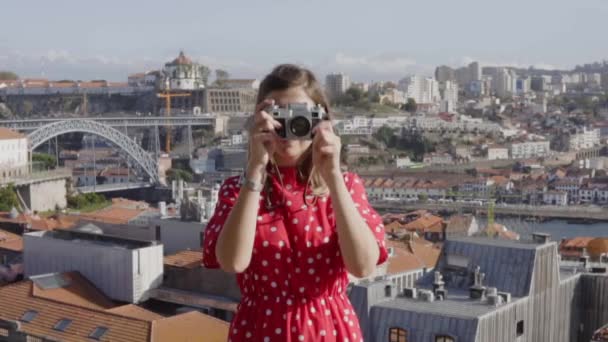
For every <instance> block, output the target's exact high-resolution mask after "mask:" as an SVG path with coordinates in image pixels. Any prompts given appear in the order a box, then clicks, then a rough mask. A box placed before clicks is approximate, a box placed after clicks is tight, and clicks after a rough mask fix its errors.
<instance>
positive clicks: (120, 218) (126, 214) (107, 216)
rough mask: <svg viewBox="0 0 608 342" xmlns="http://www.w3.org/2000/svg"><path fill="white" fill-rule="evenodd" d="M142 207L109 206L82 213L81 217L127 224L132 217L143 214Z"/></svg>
mask: <svg viewBox="0 0 608 342" xmlns="http://www.w3.org/2000/svg"><path fill="white" fill-rule="evenodd" d="M141 213H143V210H141V209H125V208H116V207H109V208H106V209H101V210H98V211H94V212H91V213H86V214H81V215H80V217H81V218H83V219H86V220H91V221H98V222H105V223H111V224H126V223H129V221H131V220H132V219H134V218H136V217H137V216H139V215H141Z"/></svg>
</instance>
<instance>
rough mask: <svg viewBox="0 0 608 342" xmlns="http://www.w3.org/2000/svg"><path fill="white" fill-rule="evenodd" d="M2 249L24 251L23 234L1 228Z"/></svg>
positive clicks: (0, 241)
mask: <svg viewBox="0 0 608 342" xmlns="http://www.w3.org/2000/svg"><path fill="white" fill-rule="evenodd" d="M0 249H6V250H10V251H14V252H22V251H23V238H22V237H21V235H18V234H14V233H11V232H9V231H6V230H3V229H0Z"/></svg>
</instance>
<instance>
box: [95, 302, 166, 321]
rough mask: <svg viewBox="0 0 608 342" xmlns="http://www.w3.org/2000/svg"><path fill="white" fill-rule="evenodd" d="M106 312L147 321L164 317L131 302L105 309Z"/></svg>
mask: <svg viewBox="0 0 608 342" xmlns="http://www.w3.org/2000/svg"><path fill="white" fill-rule="evenodd" d="M106 312H110V313H113V314H117V315H121V316H126V317H132V318H138V319H141V320H144V321H148V322H152V321H155V320H157V319H162V318H164V317H163V316H161V315H159V314H157V313H156V312H152V311H150V310H146V309H144V308H142V307H140V306H137V305H133V304H126V305H122V306H117V307H115V308H111V309H108V310H106Z"/></svg>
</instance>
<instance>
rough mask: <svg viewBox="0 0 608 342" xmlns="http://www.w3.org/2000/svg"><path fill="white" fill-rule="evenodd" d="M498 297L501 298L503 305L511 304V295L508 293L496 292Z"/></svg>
mask: <svg viewBox="0 0 608 342" xmlns="http://www.w3.org/2000/svg"><path fill="white" fill-rule="evenodd" d="M498 295H499V296H500V297H501V298H502V302H503V303H511V293H510V292H498Z"/></svg>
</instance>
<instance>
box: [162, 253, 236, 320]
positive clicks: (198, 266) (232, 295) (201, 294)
mask: <svg viewBox="0 0 608 342" xmlns="http://www.w3.org/2000/svg"><path fill="white" fill-rule="evenodd" d="M201 260H202V252H201V248H200V246H199V248H198V249H197V250H182V251H179V252H175V253H172V254H170V255H167V256H165V259H164V264H165V272H164V274H163V278H164V280H163V287H162V288H158V289H155V290H153V291H151V297H152V298H154V299H155V300H158V301H162V302H167V303H173V304H177V305H182V306H184V307H189V308H193V309H196V310H198V311H201V312H203V313H206V314H208V315H211V316H213V317H216V318H219V319H222V320H225V321H230V320H232V317H233V316H234V313H235V312H236V310H237V306H238V304H239V302H240V300H241V298H242V295H241V291H240V289H239V286H238V284H237V281H236V274H234V273H227V272H224V271H222V270H221V269H210V268H205V267H203V264H202V262H201Z"/></svg>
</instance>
